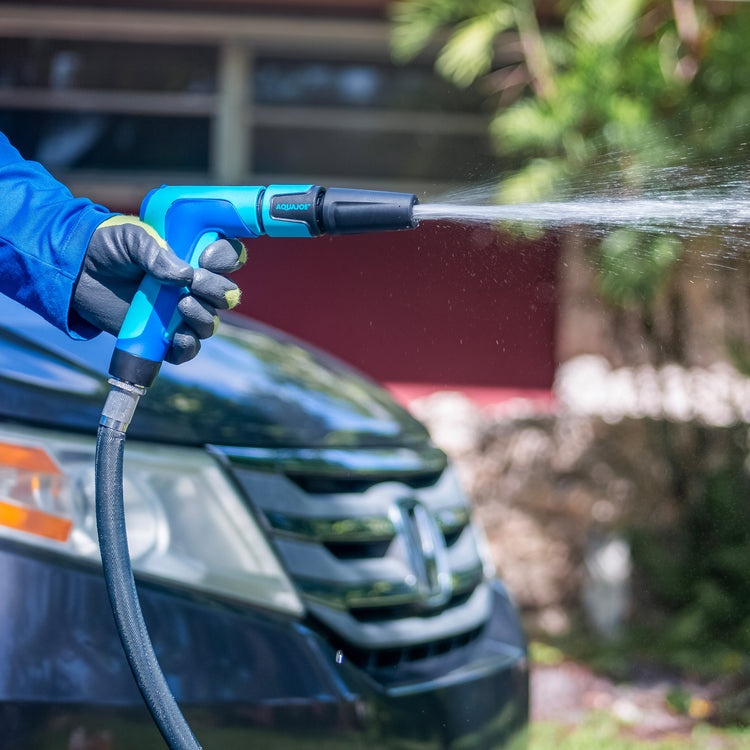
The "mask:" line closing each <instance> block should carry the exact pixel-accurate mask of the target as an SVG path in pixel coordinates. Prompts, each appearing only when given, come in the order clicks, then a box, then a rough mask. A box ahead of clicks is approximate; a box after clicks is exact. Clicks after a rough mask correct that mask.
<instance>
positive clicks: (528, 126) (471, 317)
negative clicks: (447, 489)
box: [0, 0, 750, 747]
mask: <svg viewBox="0 0 750 750" xmlns="http://www.w3.org/2000/svg"><path fill="white" fill-rule="evenodd" d="M748 39H750V6H749V5H748V4H747V3H744V2H736V1H735V2H729V1H724V2H709V1H708V0H651V1H650V2H646V0H618V2H616V3H612V2H607V0H567V2H556V1H555V0H537V1H536V2H533V0H464V1H461V0H401V1H399V2H388V1H387V0H356V2H347V1H346V0H317V2H312V1H311V0H295V1H294V2H291V1H290V2H286V1H285V0H223V1H221V2H201V1H200V0H181V2H176V1H173V0H164V1H163V2H145V0H144V1H141V2H125V1H124V0H122V1H121V2H117V0H112V1H111V2H102V1H101V0H100V1H99V2H82V1H78V2H76V1H75V0H65V1H63V2H56V3H54V4H49V3H47V4H45V3H42V2H36V1H35V0H31V1H29V0H27V1H26V2H25V3H23V4H20V3H8V2H0V130H2V131H3V132H5V133H6V135H7V136H8V137H9V138H10V140H11V142H12V143H14V145H15V146H16V147H17V148H19V150H20V151H21V152H22V154H23V155H24V156H25V157H26V158H29V159H35V160H38V161H40V162H42V163H43V164H44V165H45V166H46V167H47V168H48V169H50V171H52V172H53V174H54V175H55V176H56V177H58V178H59V179H60V180H61V181H63V182H64V183H66V184H67V185H68V186H69V187H70V188H71V190H72V192H73V193H74V194H76V195H85V196H88V197H90V198H92V199H93V200H95V201H97V202H100V203H103V204H104V205H106V206H108V207H109V208H111V209H113V210H119V211H123V212H128V213H137V210H138V206H139V204H140V201H141V199H142V198H143V196H144V195H145V194H146V192H148V190H150V189H151V188H152V187H155V186H158V185H160V184H164V183H168V184H169V183H172V184H203V183H216V184H243V183H244V184H261V185H262V184H272V183H310V182H312V183H317V184H322V185H324V186H344V187H362V188H374V189H386V190H399V191H407V192H414V193H417V194H418V196H419V198H420V200H421V201H422V202H429V201H433V200H441V201H446V200H447V201H449V202H450V201H452V202H457V203H459V202H460V203H483V204H484V203H494V202H506V203H512V202H526V201H535V200H568V201H570V200H574V201H575V200H578V201H582V200H586V201H612V200H617V199H623V198H633V197H638V198H646V199H650V200H665V199H668V198H669V199H683V198H685V197H686V196H690V197H693V198H697V199H700V200H704V201H706V202H714V204H716V205H720V204H721V202H722V201H725V200H728V199H730V198H732V199H735V200H744V199H745V198H748V189H747V184H748V174H747V171H748V158H747V157H748V143H749V142H750V55H748V54H747V40H748ZM748 200H750V198H748ZM746 234H747V227H746V226H745V225H744V224H742V223H738V224H733V223H731V222H730V224H729V225H728V226H721V227H716V226H714V227H711V228H708V227H699V226H695V225H691V227H690V229H689V231H688V230H687V229H686V228H680V227H672V228H671V229H670V231H664V230H656V229H654V228H653V227H643V226H638V227H630V228H629V227H622V228H618V229H617V230H613V231H605V230H604V229H603V228H599V229H591V228H589V229H584V228H582V227H579V226H569V227H566V228H562V229H560V228H558V229H556V230H554V231H550V230H546V229H544V228H543V227H538V226H536V227H530V226H511V227H508V226H504V227H497V226H493V225H476V224H475V225H461V224H459V223H455V222H453V223H452V222H442V223H439V224H434V225H423V226H422V227H420V228H419V229H418V230H417V231H416V232H410V233H404V234H393V235H386V236H382V235H378V236H377V237H362V238H325V239H320V240H316V242H315V243H311V244H305V243H295V242H294V241H285V240H273V241H268V240H267V239H258V240H253V241H252V242H251V243H250V246H249V251H250V261H249V263H248V264H247V266H246V267H245V269H243V271H242V272H241V273H242V274H243V276H242V278H241V279H240V284H241V286H242V287H243V290H244V296H243V303H242V306H241V307H240V312H242V313H243V314H246V315H250V316H253V317H256V318H258V319H260V320H263V321H264V322H266V323H269V324H272V325H276V326H278V327H280V328H283V329H284V330H287V331H289V332H291V333H293V334H296V335H299V336H301V337H302V338H305V339H307V340H309V341H311V342H313V343H315V344H318V345H319V346H321V347H323V348H325V349H327V350H328V351H330V352H332V353H334V354H336V355H338V356H340V357H342V358H343V359H346V360H347V361H349V362H351V363H353V364H355V365H357V366H358V367H360V368H361V369H362V370H363V371H365V372H366V373H368V374H369V375H371V376H372V377H374V378H376V379H378V380H379V381H381V382H383V383H385V384H386V385H387V386H388V387H389V388H390V389H391V390H392V392H393V393H394V394H395V395H396V396H397V397H398V398H400V399H401V400H402V401H403V402H404V403H406V404H407V405H408V406H409V407H410V408H411V409H412V410H413V411H414V412H415V413H416V414H417V415H418V416H420V417H422V418H423V419H424V420H425V421H426V422H427V424H428V426H430V428H431V430H432V433H433V436H434V438H435V440H436V441H437V442H439V443H440V444H441V445H442V446H443V447H444V448H445V449H446V450H447V451H448V452H449V453H451V455H452V456H453V457H454V458H455V460H456V461H457V462H458V464H459V467H460V469H461V472H462V474H463V478H464V482H465V483H466V485H467V488H468V489H469V491H470V492H471V495H472V498H473V500H474V503H475V507H476V509H477V512H478V514H479V515H480V517H481V518H482V520H483V522H484V524H485V527H486V530H487V533H488V537H489V540H490V543H491V547H492V554H493V557H494V558H495V561H496V563H497V564H498V566H499V569H500V571H501V573H502V574H503V576H504V577H505V579H506V580H507V582H508V583H509V585H510V588H511V589H512V590H513V592H514V594H515V596H516V599H517V600H518V602H519V604H520V606H521V607H522V609H523V611H524V613H525V615H526V618H527V622H528V627H529V632H530V634H531V636H532V638H533V639H534V644H536V645H537V646H538V647H537V648H536V650H534V649H532V655H533V654H537V655H538V656H539V658H540V660H541V662H542V664H541V667H540V668H543V667H545V666H550V667H552V666H554V665H559V664H561V663H568V661H569V660H570V659H576V660H579V661H580V660H583V662H585V663H586V664H587V665H589V666H588V667H587V669H588V668H592V669H593V668H594V667H595V668H596V670H598V671H597V674H606V675H607V676H608V678H610V679H613V680H623V679H625V680H630V681H636V682H637V681H638V680H641V681H642V680H643V679H647V678H648V679H651V678H653V679H651V681H652V683H654V682H655V683H658V684H659V685H662V686H666V687H663V689H662V690H661V693H659V697H658V701H660V702H661V703H660V705H663V707H664V711H663V712H662V714H661V715H660V717H661V718H660V720H662V721H663V722H666V724H665V726H666V727H667V730H668V731H673V730H674V731H677V730H679V731H680V732H683V734H685V733H688V732H692V731H693V730H694V727H695V726H696V725H698V724H700V723H701V722H703V721H705V720H710V721H714V722H717V723H724V724H727V723H729V724H737V723H739V724H746V723H749V722H750V677H749V676H748V675H750V662H748V656H747V654H748V651H750V573H749V571H750V532H749V528H750V527H749V524H748V522H749V521H750V506H748V503H749V502H750V493H749V490H750V460H749V459H748V444H749V441H748V434H749V433H748V424H749V422H750V385H749V382H750V381H748V374H750V294H749V292H750V263H749V262H748V258H749V256H748V240H747V237H746ZM311 311H314V314H311ZM542 646H544V648H542ZM577 663H578V662H577ZM586 674H587V675H590V674H593V672H591V673H589V672H586ZM644 675H645V677H644ZM587 679H588V678H587ZM648 679H647V681H648ZM586 684H587V685H589V684H591V685H595V684H599V683H586ZM649 684H651V683H649ZM597 690H598V692H597ZM583 692H584V693H586V691H585V690H584V691H583ZM587 694H590V696H594V697H593V698H592V697H589V702H592V701H593V702H594V703H595V702H596V700H600V703H601V704H602V706H605V705H606V707H610V708H611V706H612V705H613V704H614V702H615V698H616V697H617V696H615V698H613V697H612V696H613V695H615V694H614V693H613V692H612V691H610V692H607V690H603V689H598V688H595V687H591V689H590V690H589V691H588V693H587ZM597 696H599V698H597ZM620 697H622V696H620ZM561 705H563V706H564V705H565V704H564V702H563V703H562V704H561ZM626 705H627V704H626ZM630 705H631V708H632V709H633V710H632V711H631V712H630V714H629V716H630V720H632V721H631V724H632V723H635V724H639V723H640V724H643V723H644V722H645V721H646V718H647V715H648V712H647V709H646V708H645V707H644V706H643V705H641V704H640V703H638V701H637V700H635V699H633V700H631V704H630ZM633 711H635V713H633ZM638 712H640V713H638ZM569 713H570V712H569ZM620 714H621V715H620V716H619V719H618V721H621V722H624V723H626V724H627V723H628V712H627V710H624V712H623V711H621V712H620ZM633 717H635V719H633ZM682 720H684V721H683V723H679V721H682ZM670 721H672V723H671V724H670V723H669V722H670ZM675 722H677V723H675ZM675 727H677V729H675ZM667 730H665V731H667ZM685 736H686V737H687V736H688V734H685ZM691 736H692V735H691ZM686 741H687V740H686ZM690 741H693V740H690ZM695 741H696V742H698V744H697V745H696V747H698V746H705V745H701V744H700V743H701V742H703V740H695ZM727 746H731V745H727ZM736 746H737V747H739V746H740V745H736ZM744 746H748V745H744Z"/></svg>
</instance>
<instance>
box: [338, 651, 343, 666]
mask: <svg viewBox="0 0 750 750" xmlns="http://www.w3.org/2000/svg"><path fill="white" fill-rule="evenodd" d="M343 663H344V652H343V651H337V652H336V664H343Z"/></svg>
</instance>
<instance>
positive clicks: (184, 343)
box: [164, 330, 201, 365]
mask: <svg viewBox="0 0 750 750" xmlns="http://www.w3.org/2000/svg"><path fill="white" fill-rule="evenodd" d="M200 348H201V342H200V341H199V340H198V337H197V336H196V335H195V334H193V333H189V332H187V331H184V330H178V332H177V333H175V336H174V339H173V341H172V346H170V347H169V350H168V351H167V354H166V356H165V357H164V359H165V360H166V361H167V362H169V363H170V364H173V365H182V364H184V363H185V362H189V361H190V360H191V359H193V358H194V357H195V356H196V355H197V354H198V352H199V351H200Z"/></svg>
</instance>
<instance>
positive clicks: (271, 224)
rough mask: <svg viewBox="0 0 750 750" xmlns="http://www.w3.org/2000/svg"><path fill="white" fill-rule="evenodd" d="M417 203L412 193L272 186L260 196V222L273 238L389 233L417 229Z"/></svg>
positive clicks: (316, 186)
mask: <svg viewBox="0 0 750 750" xmlns="http://www.w3.org/2000/svg"><path fill="white" fill-rule="evenodd" d="M417 202H418V201H417V196H416V195H412V194H411V193H389V192H385V191H381V190H356V189H350V188H328V189H326V188H322V187H319V186H318V185H304V186H301V189H300V190H295V191H291V190H289V188H288V186H283V185H279V186H276V185H272V186H270V187H269V188H267V189H266V191H265V193H264V195H263V198H262V207H261V216H260V218H261V221H262V223H263V229H264V231H265V232H266V233H267V234H268V235H270V236H272V237H289V236H307V237H311V236H312V237H316V236H318V235H321V234H364V233H367V232H388V231H392V230H398V229H413V228H414V227H416V226H417V223H418V222H417V220H416V219H415V218H414V206H415V204H416V203H417ZM295 225H296V226H295Z"/></svg>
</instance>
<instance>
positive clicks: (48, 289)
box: [0, 133, 112, 338]
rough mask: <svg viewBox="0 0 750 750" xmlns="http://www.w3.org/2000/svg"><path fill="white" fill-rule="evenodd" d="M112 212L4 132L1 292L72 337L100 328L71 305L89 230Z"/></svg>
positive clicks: (0, 138) (0, 153) (0, 149)
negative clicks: (75, 190) (77, 193)
mask: <svg viewBox="0 0 750 750" xmlns="http://www.w3.org/2000/svg"><path fill="white" fill-rule="evenodd" d="M110 216H112V214H111V213H110V212H109V211H108V210H107V209H106V208H104V207H103V206H97V205H95V204H94V203H92V202H91V201H89V200H86V199H85V198H74V197H73V196H72V195H71V193H70V191H69V190H68V189H67V188H66V187H65V186H64V185H62V184H61V183H59V182H58V181H57V180H55V179H54V177H52V175H50V174H49V172H47V170H46V169H44V167H42V166H41V164H38V163H37V162H33V161H26V160H25V159H24V158H23V157H22V156H21V154H19V153H18V151H17V150H16V149H15V148H14V147H13V146H11V144H10V142H9V141H8V139H7V138H6V137H5V135H3V134H2V133H0V293H2V294H6V295H7V296H9V297H12V298H13V299H16V300H18V301H19V302H21V303H22V304H24V305H25V306H26V307H28V308H29V309H31V310H33V311H34V312H37V313H39V315H41V316H42V317H43V318H45V319H46V320H48V321H49V322H50V323H52V324H53V325H55V326H56V327H57V328H60V329H62V330H63V331H65V332H66V333H68V334H69V335H70V336H72V337H73V338H91V337H92V336H94V335H96V334H97V333H99V330H98V329H97V328H95V327H94V326H92V325H90V324H89V323H87V322H86V321H84V320H83V319H82V318H80V317H79V316H78V315H77V314H76V313H74V312H73V311H71V310H70V302H71V298H72V295H73V287H74V285H75V282H76V279H77V278H78V274H79V273H80V270H81V265H82V264H83V257H84V255H85V254H86V248H87V247H88V244H89V240H90V239H91V235H92V234H93V233H94V230H95V229H96V228H97V227H98V226H99V224H101V223H102V222H103V221H104V220H105V219H108V218H109V217H110Z"/></svg>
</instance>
